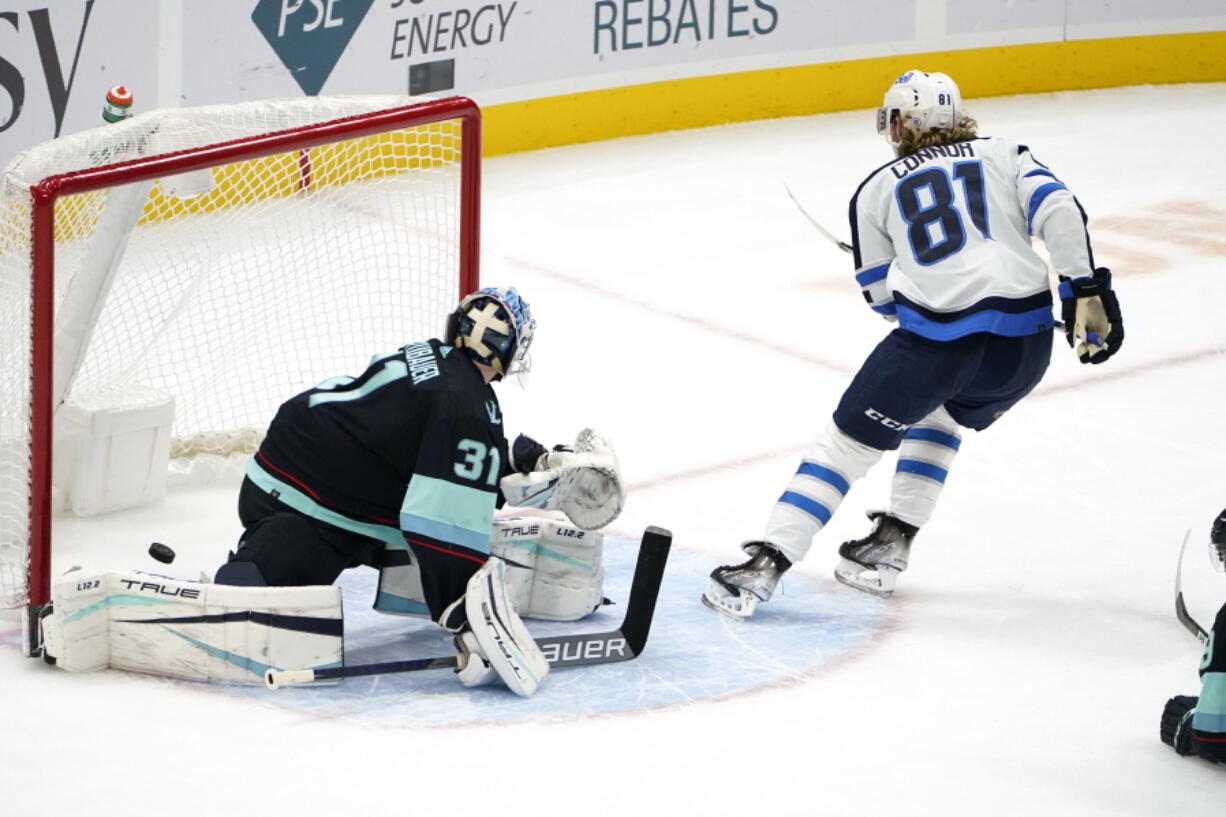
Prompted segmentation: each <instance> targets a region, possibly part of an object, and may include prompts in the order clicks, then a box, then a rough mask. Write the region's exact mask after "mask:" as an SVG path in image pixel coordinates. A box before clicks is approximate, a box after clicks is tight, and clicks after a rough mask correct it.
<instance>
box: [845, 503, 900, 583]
mask: <svg viewBox="0 0 1226 817" xmlns="http://www.w3.org/2000/svg"><path fill="white" fill-rule="evenodd" d="M868 518H869V519H871V520H873V522H874V525H873V530H872V532H871V533H870V534H869V535H868V536H865V537H864V538H863V539H855V540H853V541H851V542H844V543H843V544H841V545H839V556H840V557H842V558H840V559H839V563H838V564H837V565H835V568H834V577H835V578H836V579H838V580H839V581H840V582H842V583H843V584H845V585H847V586H848V587H854V588H855V589H857V590H863V591H864V592H865V593H871V594H873V595H874V596H881V597H882V598H889V597H890V596H891V595H892V594H893V593H894V584H895V582H897V581H898V574H899V573H901V572H903V571H904V570H906V569H907V559H908V558H909V557H910V555H911V540H913V539H914V538H915V534H917V533H918V532H919V528H917V527H916V526H915V525H909V524H907V523H906V522H904V521H902V520H901V519H899V518H897V517H895V516H890V515H889V514H888V513H885V512H884V511H869V514H868Z"/></svg>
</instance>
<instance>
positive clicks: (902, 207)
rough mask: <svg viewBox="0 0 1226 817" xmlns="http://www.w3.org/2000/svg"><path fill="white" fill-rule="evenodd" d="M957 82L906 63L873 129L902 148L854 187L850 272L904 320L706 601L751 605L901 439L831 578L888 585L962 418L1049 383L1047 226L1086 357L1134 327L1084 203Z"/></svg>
mask: <svg viewBox="0 0 1226 817" xmlns="http://www.w3.org/2000/svg"><path fill="white" fill-rule="evenodd" d="M977 127H978V126H977V123H976V122H975V120H974V119H972V118H971V117H969V116H968V115H967V114H966V113H965V112H964V111H963V110H962V100H961V95H960V93H959V91H958V86H957V85H956V84H955V83H954V81H953V80H952V79H951V78H950V77H948V76H946V75H945V74H941V73H925V72H923V71H908V72H906V73H904V74H903V75H902V76H900V77H898V79H897V80H896V81H895V82H894V83H893V85H891V87H890V88H889V90H888V91H887V92H886V94H885V100H884V103H883V105H882V107H881V108H880V109H879V110H878V113H877V131H878V133H880V134H881V135H883V136H884V137H885V138H886V139H887V141H889V143H890V145H891V147H892V148H893V149H894V153H895V156H896V158H895V159H894V160H893V161H891V162H889V163H888V164H885V165H883V166H882V167H880V168H878V169H877V170H875V171H873V172H872V173H871V174H870V175H869V176H868V178H867V179H865V180H864V182H863V183H862V184H861V185H860V187H859V189H857V190H856V192H855V195H854V196H853V197H852V199H851V205H850V212H849V216H850V220H851V238H852V245H853V253H854V257H855V265H856V273H855V275H856V281H857V282H858V283H859V285H860V288H861V290H862V291H863V294H864V298H865V300H866V301H867V302H868V305H869V307H870V308H871V309H872V310H873V311H874V312H876V313H878V314H879V315H881V316H882V317H883V318H885V319H886V320H887V321H890V322H893V323H897V325H898V328H896V329H894V330H893V331H892V332H891V333H890V334H889V335H887V336H886V338H885V339H884V340H883V341H882V342H881V343H880V344H879V345H878V346H877V347H876V348H875V349H874V350H873V352H872V353H871V354H870V355H869V357H868V359H867V360H866V361H865V362H864V364H863V366H861V368H860V370H859V372H858V373H857V374H856V376H855V378H854V379H853V380H852V382H851V385H850V386H849V387H848V389H847V390H846V392H844V394H843V396H842V399H841V400H840V402H839V404H838V407H837V408H836V410H835V412H834V417H833V420H832V422H831V423H830V424H829V426H828V428H827V429H826V430H825V432H824V434H823V435H822V436H821V437H820V438H819V440H818V441H817V443H816V445H814V447H813V448H812V449H811V450H810V451H808V452H807V453H806V454H805V456H804V458H803V459H802V461H801V463H800V467H799V468H798V469H797V471H796V474H795V475H794V476H793V477H792V479H791V481H790V482H789V483H788V485H787V487H786V488H785V489H784V491H783V494H782V496H780V498H779V500H778V501H777V502H776V503H775V506H774V509H773V511H772V512H771V515H770V518H769V520H768V522H767V525H766V530H765V533H764V534H763V536H762V538H761V539H757V540H754V541H750V542H745V543H744V544H743V545H742V549H743V550H744V551H745V553H746V554H748V556H749V559H748V560H747V561H745V562H743V563H741V564H736V565H727V566H723V567H719V568H716V569H715V570H714V571H713V572H712V573H711V584H710V586H709V587H708V589H707V590H706V592H705V593H704V594H703V602H704V603H705V604H707V606H709V607H712V608H714V609H716V610H718V611H720V612H722V613H725V614H727V615H730V616H733V617H736V618H748V617H749V616H751V615H752V614H753V612H754V609H755V608H756V607H757V605H758V604H759V603H761V602H763V601H767V600H768V599H770V597H771V594H772V593H773V592H774V589H775V586H776V584H777V583H778V581H779V578H780V576H781V575H782V574H783V573H784V572H785V571H786V570H787V569H788V568H789V567H790V566H791V565H792V564H793V563H795V562H797V561H799V560H801V559H803V558H804V557H805V555H806V554H807V553H808V551H809V548H810V546H811V544H812V540H813V537H814V535H815V534H816V533H817V532H818V531H819V530H821V528H822V527H823V526H824V525H825V524H826V523H827V522H828V521H829V520H830V518H831V515H832V514H834V512H835V511H836V510H837V508H838V506H839V504H840V502H841V501H842V499H843V497H844V496H845V495H846V493H847V491H848V490H849V488H850V487H851V485H852V483H854V482H855V481H856V480H857V479H859V478H860V477H861V476H863V475H864V474H865V473H866V472H867V471H868V470H869V468H870V467H872V466H873V465H874V464H875V463H876V462H877V461H878V460H879V459H880V458H881V456H882V455H883V454H884V452H886V451H891V450H895V449H897V450H898V464H897V466H896V470H895V474H894V477H893V481H892V484H891V495H890V503H889V506H888V509H886V510H883V511H874V512H871V513H870V514H869V518H870V519H871V520H872V523H873V528H872V531H871V532H870V533H869V534H868V535H867V536H865V537H864V538H863V539H858V540H855V541H851V542H845V543H843V545H842V546H841V547H840V548H839V557H840V559H839V562H838V564H837V566H836V568H835V577H836V578H837V579H838V580H839V581H841V582H843V583H844V584H847V585H850V586H851V587H854V588H857V589H859V590H863V591H866V592H868V593H873V594H875V595H878V596H889V595H891V594H892V593H893V591H894V587H895V582H896V580H897V578H898V574H899V573H901V572H902V571H903V570H905V569H906V568H907V563H908V559H909V555H910V550H911V543H912V540H913V539H914V538H915V536H916V534H917V533H918V531H919V530H920V528H921V527H923V525H924V524H925V523H926V522H927V521H928V520H929V518H930V517H931V516H932V512H933V509H934V508H935V507H936V503H937V498H938V497H939V495H940V492H941V489H942V487H943V485H944V483H945V478H946V476H947V474H948V472H949V468H950V465H951V464H952V462H953V460H954V457H955V455H956V454H957V451H958V448H959V446H960V445H961V430H962V429H963V428H972V429H975V430H977V431H982V430H983V429H986V428H987V427H988V426H990V425H991V424H992V423H993V422H994V421H995V420H996V419H997V418H999V417H1000V416H1001V415H1002V414H1004V413H1005V412H1006V411H1008V410H1009V408H1011V407H1012V406H1013V405H1014V404H1016V403H1017V402H1018V401H1019V400H1021V399H1022V398H1023V397H1025V396H1026V395H1027V394H1029V393H1030V392H1031V390H1033V389H1034V387H1035V386H1036V385H1038V383H1039V381H1040V380H1041V379H1042V377H1043V374H1044V372H1045V371H1046V369H1047V365H1048V362H1049V361H1050V358H1051V344H1052V332H1053V328H1054V326H1055V321H1054V318H1053V314H1052V306H1053V298H1052V293H1051V284H1050V281H1049V274H1048V269H1047V265H1046V264H1045V263H1044V261H1043V260H1042V259H1041V258H1040V257H1039V256H1038V255H1037V254H1036V253H1035V251H1034V250H1033V249H1032V248H1031V237H1032V236H1037V237H1039V238H1041V239H1042V240H1043V242H1044V244H1045V245H1046V247H1047V250H1048V254H1049V255H1050V257H1051V263H1052V266H1053V267H1054V268H1055V272H1056V274H1057V276H1058V278H1059V294H1060V299H1061V304H1062V317H1063V319H1064V332H1065V335H1066V337H1067V339H1068V342H1069V344H1070V346H1072V347H1073V348H1074V349H1075V351H1076V353H1077V355H1078V357H1079V358H1080V359H1081V362H1082V363H1102V362H1103V361H1104V360H1107V359H1108V358H1109V357H1111V356H1112V355H1113V354H1115V353H1116V352H1117V351H1118V350H1119V348H1120V344H1121V343H1122V342H1123V339H1124V326H1123V321H1122V319H1121V317H1120V310H1119V304H1118V301H1117V299H1116V296H1115V294H1114V292H1113V291H1112V289H1111V273H1110V272H1109V271H1108V270H1107V269H1104V268H1099V267H1096V266H1095V262H1094V257H1093V255H1092V252H1091V248H1090V240H1089V235H1088V234H1087V232H1086V227H1085V224H1086V217H1085V213H1084V212H1083V211H1082V209H1081V205H1080V204H1079V203H1078V202H1077V200H1076V199H1075V198H1074V197H1073V194H1072V193H1071V192H1069V190H1068V189H1067V188H1066V187H1065V186H1064V184H1063V183H1061V182H1060V180H1059V179H1058V178H1057V177H1056V175H1055V174H1054V173H1053V172H1052V171H1050V170H1048V169H1047V167H1046V166H1044V165H1042V164H1040V163H1039V162H1038V160H1036V159H1035V158H1034V157H1033V156H1032V155H1031V153H1030V150H1029V149H1028V148H1027V147H1026V146H1025V145H1020V144H1018V143H1016V142H1011V141H1008V140H1006V139H1001V138H997V137H979V136H978V134H977V132H976V131H977Z"/></svg>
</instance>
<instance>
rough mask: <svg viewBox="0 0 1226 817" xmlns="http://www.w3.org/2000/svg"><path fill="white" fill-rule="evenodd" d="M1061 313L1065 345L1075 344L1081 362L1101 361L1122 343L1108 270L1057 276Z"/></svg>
mask: <svg viewBox="0 0 1226 817" xmlns="http://www.w3.org/2000/svg"><path fill="white" fill-rule="evenodd" d="M1060 303H1061V316H1062V317H1063V319H1064V335H1065V337H1066V338H1068V345H1069V346H1072V347H1076V350H1077V357H1078V358H1080V359H1081V362H1082V363H1102V362H1103V361H1104V360H1106V359H1107V358H1109V357H1111V356H1112V355H1113V354H1115V353H1116V352H1118V351H1119V348H1120V346H1121V345H1122V344H1123V343H1124V319H1123V317H1121V316H1120V302H1119V300H1117V299H1116V297H1115V292H1113V291H1112V289H1111V270H1109V269H1107V268H1106V267H1099V268H1098V269H1096V270H1094V275H1092V276H1090V275H1087V276H1084V277H1082V278H1065V277H1063V276H1062V277H1061V278H1060Z"/></svg>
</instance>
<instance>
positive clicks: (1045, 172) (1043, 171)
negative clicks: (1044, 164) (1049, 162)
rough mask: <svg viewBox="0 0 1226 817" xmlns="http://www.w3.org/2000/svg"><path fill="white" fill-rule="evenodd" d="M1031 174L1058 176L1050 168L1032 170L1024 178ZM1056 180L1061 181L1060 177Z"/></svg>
mask: <svg viewBox="0 0 1226 817" xmlns="http://www.w3.org/2000/svg"><path fill="white" fill-rule="evenodd" d="M1031 176H1050V177H1051V178H1053V179H1055V178H1056V174H1055V173H1052V172H1051V171H1050V170H1032V171H1030V172H1029V173H1027V174H1026V175H1025V176H1023V177H1022V178H1023V179H1029V178H1030V177H1031ZM1056 181H1059V179H1056Z"/></svg>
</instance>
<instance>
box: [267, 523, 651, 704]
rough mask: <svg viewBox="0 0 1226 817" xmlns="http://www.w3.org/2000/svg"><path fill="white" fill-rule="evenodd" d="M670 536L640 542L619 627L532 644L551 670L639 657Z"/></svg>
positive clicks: (273, 679)
mask: <svg viewBox="0 0 1226 817" xmlns="http://www.w3.org/2000/svg"><path fill="white" fill-rule="evenodd" d="M672 543H673V535H672V533H670V532H669V531H667V530H665V529H664V528H658V527H655V526H654V525H652V526H648V528H647V529H646V530H645V531H644V532H643V539H642V542H641V543H640V544H639V557H638V562H637V563H636V564H635V566H634V578H633V579H632V580H631V583H630V598H629V600H628V601H627V602H626V614H625V617H624V618H623V619H622V623H621V626H620V627H618V628H617V629H616V630H610V631H608V632H603V633H576V634H574V635H558V636H545V637H543V638H538V639H537V640H536V643H537V644H538V645H539V646H540V648H541V652H543V653H544V654H545V658H546V659H548V661H549V666H550V668H552V669H556V668H558V667H585V666H591V665H593V664H612V663H616V662H619V661H630V660H632V659H634V658H638V657H639V655H641V654H642V652H643V649H644V648H645V647H646V646H647V635H648V633H649V632H650V631H651V621H652V618H653V617H654V615H655V610H656V599H657V598H658V597H659V594H660V584H661V583H662V582H663V581H664V566H665V565H666V564H667V563H668V552H669V549H670V548H671V547H672ZM458 665H459V659H458V658H457V656H455V655H447V656H440V657H437V658H415V659H409V660H406V661H385V662H381V663H377V664H357V665H354V666H346V667H325V668H321V669H315V670H278V669H270V670H268V671H267V672H265V673H264V683H265V686H267V687H268V688H270V689H278V688H280V687H283V686H290V685H297V684H308V683H311V682H312V681H326V680H330V679H336V678H351V677H355V676H359V675H385V674H388V673H396V672H418V671H420V670H429V669H454V668H456V667H457V666H458Z"/></svg>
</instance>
